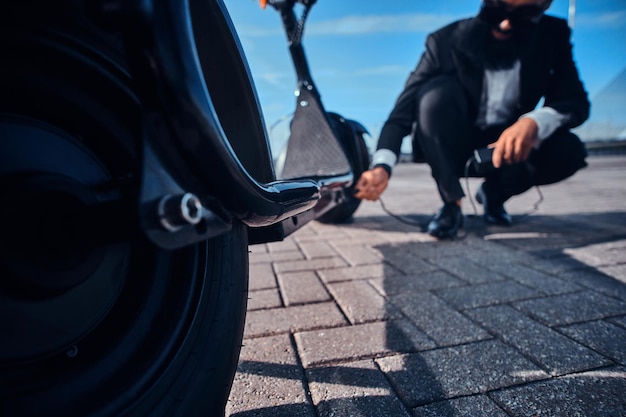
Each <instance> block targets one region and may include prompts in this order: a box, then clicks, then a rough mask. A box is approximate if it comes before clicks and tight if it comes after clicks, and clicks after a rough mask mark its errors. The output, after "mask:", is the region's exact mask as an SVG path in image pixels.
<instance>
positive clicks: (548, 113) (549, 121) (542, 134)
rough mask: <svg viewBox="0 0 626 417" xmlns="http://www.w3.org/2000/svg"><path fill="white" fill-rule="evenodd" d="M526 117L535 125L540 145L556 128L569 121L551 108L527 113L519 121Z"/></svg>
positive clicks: (565, 116)
mask: <svg viewBox="0 0 626 417" xmlns="http://www.w3.org/2000/svg"><path fill="white" fill-rule="evenodd" d="M524 117H528V118H529V119H532V120H534V121H535V123H537V128H538V129H537V136H538V138H539V141H538V142H537V144H539V143H541V141H543V140H544V139H546V138H549V137H550V136H551V135H552V134H553V133H554V132H555V131H556V130H557V129H558V128H560V127H562V126H564V125H565V124H566V123H567V121H568V120H569V116H568V115H566V114H563V113H559V112H558V111H556V110H555V109H553V108H552V107H542V108H540V109H536V110H533V111H531V112H529V113H526V114H523V115H522V116H521V117H520V119H522V118H524Z"/></svg>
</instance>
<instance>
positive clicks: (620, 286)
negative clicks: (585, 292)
mask: <svg viewBox="0 0 626 417" xmlns="http://www.w3.org/2000/svg"><path fill="white" fill-rule="evenodd" d="M560 277H561V279H563V280H568V281H572V282H575V283H577V284H578V285H581V286H583V287H585V288H589V289H591V290H594V291H597V292H600V293H602V294H604V295H608V296H609V297H615V298H620V299H621V300H623V301H626V284H624V283H622V282H621V281H619V280H617V279H615V278H614V277H612V276H610V275H606V274H603V273H602V272H599V271H598V270H597V269H594V268H583V269H578V270H574V271H567V272H564V273H563V274H561V276H560Z"/></svg>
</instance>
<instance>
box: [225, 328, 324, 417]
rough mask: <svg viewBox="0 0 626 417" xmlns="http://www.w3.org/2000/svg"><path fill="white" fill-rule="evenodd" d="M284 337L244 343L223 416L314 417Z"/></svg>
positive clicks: (292, 352) (286, 336) (300, 372)
mask: <svg viewBox="0 0 626 417" xmlns="http://www.w3.org/2000/svg"><path fill="white" fill-rule="evenodd" d="M303 380H304V372H303V370H302V368H300V367H299V366H298V362H297V358H296V355H295V351H294V349H293V346H292V343H291V340H290V338H289V336H288V335H282V336H273V337H265V338H260V339H252V340H246V341H245V344H244V346H243V347H242V349H241V356H240V359H239V366H238V368H237V374H236V375H235V380H234V381H233V387H232V389H231V392H230V396H229V399H228V403H227V404H226V415H232V416H236V415H239V413H241V415H242V416H243V415H246V416H251V415H254V416H261V417H270V416H272V417H273V416H280V417H314V416H316V414H315V411H314V408H313V406H312V404H311V403H310V402H309V400H308V398H307V395H306V391H305V389H304V385H303Z"/></svg>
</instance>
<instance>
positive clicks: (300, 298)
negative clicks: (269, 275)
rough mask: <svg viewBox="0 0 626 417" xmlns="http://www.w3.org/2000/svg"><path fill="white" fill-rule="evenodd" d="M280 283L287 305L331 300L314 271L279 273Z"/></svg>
mask: <svg viewBox="0 0 626 417" xmlns="http://www.w3.org/2000/svg"><path fill="white" fill-rule="evenodd" d="M278 285H279V287H280V291H281V293H282V295H283V300H284V302H285V305H286V306H292V305H297V304H305V303H315V302H321V301H330V299H331V298H330V295H329V294H328V291H326V288H325V287H324V285H322V282H321V281H320V280H319V278H318V277H317V275H316V274H315V272H314V271H300V272H287V273H284V274H278Z"/></svg>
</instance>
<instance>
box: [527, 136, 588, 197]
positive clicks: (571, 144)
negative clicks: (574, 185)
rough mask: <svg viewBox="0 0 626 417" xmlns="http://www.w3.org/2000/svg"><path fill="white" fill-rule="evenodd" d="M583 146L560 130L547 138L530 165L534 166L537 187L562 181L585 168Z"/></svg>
mask: <svg viewBox="0 0 626 417" xmlns="http://www.w3.org/2000/svg"><path fill="white" fill-rule="evenodd" d="M586 158H587V149H586V147H585V144H584V143H583V142H582V141H581V140H580V139H579V138H578V136H576V135H575V134H573V133H572V132H570V131H567V130H561V131H558V132H557V133H555V134H554V135H552V136H551V137H549V138H547V139H546V140H545V141H544V142H543V143H542V144H541V146H540V147H539V149H538V150H537V152H536V153H535V155H533V160H531V163H532V164H533V165H535V167H536V169H537V172H536V183H537V185H544V184H551V183H555V182H558V181H562V180H564V179H566V178H568V177H570V176H572V175H574V174H575V173H576V172H577V171H578V170H580V169H582V168H584V167H586V166H587V162H586V161H585V159H586Z"/></svg>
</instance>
